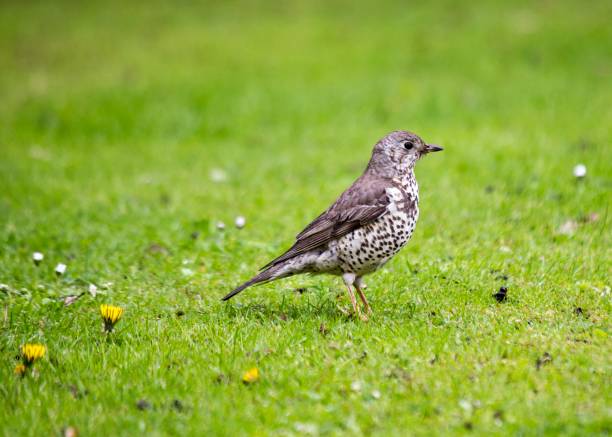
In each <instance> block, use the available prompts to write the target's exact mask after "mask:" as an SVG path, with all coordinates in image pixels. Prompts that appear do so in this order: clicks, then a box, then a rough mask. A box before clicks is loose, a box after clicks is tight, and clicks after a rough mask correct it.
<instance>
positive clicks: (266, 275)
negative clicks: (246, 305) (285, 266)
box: [221, 266, 280, 301]
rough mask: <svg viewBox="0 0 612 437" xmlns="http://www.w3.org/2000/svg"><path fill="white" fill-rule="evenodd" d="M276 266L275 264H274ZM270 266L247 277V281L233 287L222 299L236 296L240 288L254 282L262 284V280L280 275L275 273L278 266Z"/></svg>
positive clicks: (242, 288) (266, 280)
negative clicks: (253, 275)
mask: <svg viewBox="0 0 612 437" xmlns="http://www.w3.org/2000/svg"><path fill="white" fill-rule="evenodd" d="M274 267H276V266H274ZM274 267H272V268H270V269H268V270H264V271H263V272H261V273H259V274H258V275H256V276H255V277H253V278H251V279H249V280H248V281H246V282H245V283H244V284H242V285H240V286H239V287H237V288H235V289H234V290H232V291H231V292H230V293H229V294H228V295H227V296H225V297H224V298H223V299H221V300H223V301H225V300H230V299H231V298H232V297H234V296H236V295H237V294H238V293H240V292H241V291H242V290H244V289H246V288H249V287H251V286H253V285H256V284H263V283H264V282H268V281H271V280H273V279H277V278H279V277H280V276H276V275H275V273H276V271H277V270H278V268H274Z"/></svg>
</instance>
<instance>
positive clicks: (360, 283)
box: [355, 277, 372, 316]
mask: <svg viewBox="0 0 612 437" xmlns="http://www.w3.org/2000/svg"><path fill="white" fill-rule="evenodd" d="M355 288H356V289H357V293H359V298H360V299H361V302H363V307H364V308H365V310H366V314H367V315H368V316H369V315H371V314H372V307H370V304H369V303H368V299H367V298H366V295H365V294H364V293H363V290H365V289H366V288H367V287H366V285H365V284H364V283H363V278H361V277H359V278H357V279H356V280H355Z"/></svg>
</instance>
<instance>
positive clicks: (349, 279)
mask: <svg viewBox="0 0 612 437" xmlns="http://www.w3.org/2000/svg"><path fill="white" fill-rule="evenodd" d="M342 279H344V284H345V285H346V289H347V290H348V294H349V299H351V305H352V306H353V314H355V315H356V316H359V318H360V319H361V320H363V321H364V322H365V321H367V320H368V317H367V316H366V315H365V314H361V309H360V308H359V306H358V305H357V299H355V293H354V292H353V284H354V282H355V274H354V273H345V274H344V275H342Z"/></svg>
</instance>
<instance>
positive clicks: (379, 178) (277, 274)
mask: <svg viewBox="0 0 612 437" xmlns="http://www.w3.org/2000/svg"><path fill="white" fill-rule="evenodd" d="M441 150H443V148H442V147H440V146H438V145H436V144H428V143H426V142H425V141H423V139H421V137H419V136H418V135H417V134H415V133H412V132H409V131H404V130H398V131H393V132H391V133H389V134H387V135H386V136H385V137H383V138H382V139H380V140H379V141H378V142H377V143H376V144H375V145H374V148H373V150H372V155H371V158H370V160H369V162H368V164H367V166H366V168H365V170H364V172H363V173H362V175H361V176H360V177H359V178H357V179H356V180H355V182H353V184H352V185H351V186H350V187H349V188H348V189H346V190H345V191H344V192H343V193H342V194H341V195H340V197H338V199H337V200H336V201H335V202H334V203H333V204H332V205H331V206H330V207H329V208H327V209H326V210H325V211H324V212H323V213H322V214H321V215H319V216H318V217H317V218H316V219H314V220H313V221H312V222H311V223H310V224H309V225H308V226H306V228H304V230H303V231H302V232H300V233H299V234H298V235H297V236H296V238H295V242H294V243H293V245H292V246H291V247H290V248H289V249H288V250H287V251H286V252H284V253H283V254H282V255H280V256H278V257H277V258H275V259H273V260H272V261H270V262H269V263H268V264H266V265H265V266H263V267H262V268H261V269H260V271H259V273H258V274H256V275H255V276H254V277H252V278H251V279H249V280H248V281H246V282H244V283H243V284H241V285H240V286H238V287H236V288H235V289H234V290H232V291H231V292H230V293H229V294H227V295H226V296H225V297H223V298H222V300H223V301H227V300H229V299H231V298H232V297H234V296H236V295H237V294H238V293H240V292H242V291H243V290H245V289H246V288H248V287H251V286H253V285H258V284H264V283H267V282H270V281H274V280H277V279H281V278H287V277H289V276H293V275H297V274H302V273H309V274H331V275H336V276H340V277H342V280H343V281H344V285H345V286H346V289H347V292H348V296H349V299H350V301H351V306H352V315H355V316H358V317H359V318H360V319H362V320H364V321H367V320H368V316H371V314H372V308H371V307H370V304H369V303H368V300H367V298H366V295H365V294H364V290H365V288H366V285H365V283H364V280H363V278H364V276H366V275H368V274H370V273H373V272H374V271H376V270H378V269H379V268H381V267H382V266H384V265H385V264H386V263H387V262H388V261H389V260H390V259H391V258H393V256H395V255H396V254H397V253H398V252H399V251H400V249H402V248H403V247H404V246H405V245H406V243H408V241H409V240H410V237H411V236H412V233H413V232H414V229H415V226H416V223H417V220H418V218H419V186H418V183H417V180H416V177H415V175H414V167H415V164H416V163H417V161H419V159H421V158H422V157H423V156H425V155H427V154H429V153H432V152H439V151H441ZM355 291H357V294H358V296H359V298H360V300H361V302H362V304H363V307H364V311H365V312H362V311H361V308H360V306H359V305H358V304H357V300H356V298H355Z"/></svg>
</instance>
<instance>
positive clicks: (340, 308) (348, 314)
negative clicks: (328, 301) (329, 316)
mask: <svg viewBox="0 0 612 437" xmlns="http://www.w3.org/2000/svg"><path fill="white" fill-rule="evenodd" d="M336 308H337V309H338V311H340V312H341V313H342V314H343V315H344V316H345V317H351V315H352V313H351V312H350V311H349V310H347V309H346V308H344V307H343V306H341V305H340V304H336Z"/></svg>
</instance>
